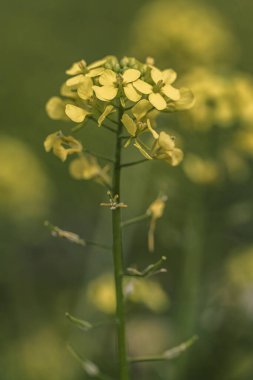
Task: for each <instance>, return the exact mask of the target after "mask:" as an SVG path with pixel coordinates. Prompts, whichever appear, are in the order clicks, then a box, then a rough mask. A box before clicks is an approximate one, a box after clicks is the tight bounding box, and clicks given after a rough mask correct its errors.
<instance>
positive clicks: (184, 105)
mask: <svg viewBox="0 0 253 380" xmlns="http://www.w3.org/2000/svg"><path fill="white" fill-rule="evenodd" d="M179 91H180V99H179V100H178V101H177V102H176V103H174V107H175V109H176V110H188V109H190V108H191V107H192V106H193V105H194V104H195V97H194V95H193V93H192V92H191V90H189V89H188V88H184V87H183V88H180V90H179Z"/></svg>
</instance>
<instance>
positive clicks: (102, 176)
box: [69, 154, 111, 186]
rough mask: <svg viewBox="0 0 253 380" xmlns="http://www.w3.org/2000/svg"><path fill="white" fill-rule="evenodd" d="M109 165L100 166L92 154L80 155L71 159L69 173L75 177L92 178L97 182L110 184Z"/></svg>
mask: <svg viewBox="0 0 253 380" xmlns="http://www.w3.org/2000/svg"><path fill="white" fill-rule="evenodd" d="M108 170H109V166H108V165H106V166H105V167H104V168H101V167H100V166H99V164H98V162H97V159H96V158H95V157H94V156H91V155H89V154H86V155H82V156H80V157H78V158H75V159H74V160H73V161H71V163H70V166H69V171H70V174H71V175H72V177H73V178H75V179H80V180H81V179H86V180H90V179H93V180H95V181H97V182H99V183H102V184H105V185H107V186H109V185H110V184H111V179H110V176H109V175H108Z"/></svg>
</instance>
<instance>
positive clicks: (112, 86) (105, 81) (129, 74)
mask: <svg viewBox="0 0 253 380" xmlns="http://www.w3.org/2000/svg"><path fill="white" fill-rule="evenodd" d="M140 76H141V72H140V71H139V70H136V69H127V70H126V71H125V72H124V73H123V74H117V73H115V72H114V71H112V70H109V69H107V70H105V71H104V72H103V73H102V75H100V77H99V83H100V84H101V86H93V90H94V91H95V93H96V97H97V98H98V99H100V100H102V101H109V100H112V99H114V98H116V96H117V95H118V93H119V90H121V89H122V90H123V93H124V94H125V96H126V97H127V98H128V99H129V100H131V101H132V102H138V101H139V100H140V99H141V95H140V94H139V93H138V92H137V91H136V89H135V88H134V86H133V84H134V82H135V81H136V80H137V79H139V78H140Z"/></svg>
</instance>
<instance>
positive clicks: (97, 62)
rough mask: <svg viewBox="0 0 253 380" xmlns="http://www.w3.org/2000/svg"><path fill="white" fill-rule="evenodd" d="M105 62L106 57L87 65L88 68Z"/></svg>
mask: <svg viewBox="0 0 253 380" xmlns="http://www.w3.org/2000/svg"><path fill="white" fill-rule="evenodd" d="M105 63H106V58H103V59H100V60H98V61H95V62H93V63H91V64H90V65H88V69H95V68H96V67H99V66H103V65H104V64H105Z"/></svg>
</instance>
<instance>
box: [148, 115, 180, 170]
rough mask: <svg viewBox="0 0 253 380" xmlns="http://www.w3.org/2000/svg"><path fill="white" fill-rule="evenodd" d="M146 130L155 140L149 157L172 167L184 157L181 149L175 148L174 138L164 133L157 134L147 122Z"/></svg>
mask: <svg viewBox="0 0 253 380" xmlns="http://www.w3.org/2000/svg"><path fill="white" fill-rule="evenodd" d="M148 128H149V130H150V132H151V133H152V135H153V137H154V139H155V140H156V141H155V143H154V145H153V147H152V150H151V156H152V157H153V158H156V159H158V160H164V161H165V162H167V163H168V164H170V165H172V166H177V165H178V164H179V163H180V162H181V161H182V159H183V156H184V155H183V152H182V150H181V149H179V148H176V144H175V138H174V137H172V136H170V135H169V134H168V133H166V132H164V131H162V132H160V133H157V132H156V131H155V130H154V129H153V128H152V127H151V124H150V121H149V120H148Z"/></svg>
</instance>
